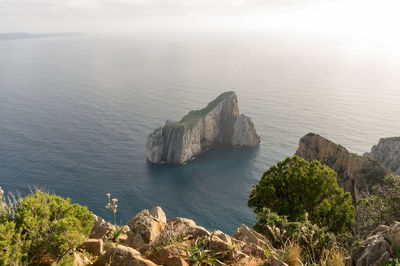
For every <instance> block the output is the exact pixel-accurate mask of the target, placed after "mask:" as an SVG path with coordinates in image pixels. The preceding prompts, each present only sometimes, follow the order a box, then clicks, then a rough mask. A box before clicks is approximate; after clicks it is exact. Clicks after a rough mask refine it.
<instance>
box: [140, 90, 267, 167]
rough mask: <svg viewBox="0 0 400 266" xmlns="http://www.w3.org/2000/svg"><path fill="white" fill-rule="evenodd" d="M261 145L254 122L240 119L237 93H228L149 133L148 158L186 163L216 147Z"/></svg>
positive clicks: (241, 117) (248, 119) (246, 118)
mask: <svg viewBox="0 0 400 266" xmlns="http://www.w3.org/2000/svg"><path fill="white" fill-rule="evenodd" d="M258 143H260V137H259V136H258V135H257V133H256V130H255V127H254V124H253V122H252V121H251V119H250V118H249V117H247V116H245V115H243V114H242V115H240V116H239V107H238V100H237V96H236V93H235V92H233V91H229V92H225V93H222V94H221V95H219V96H218V97H217V98H216V99H215V100H213V101H211V102H210V103H209V104H208V105H207V107H205V108H203V109H201V110H196V111H191V112H189V113H188V114H187V115H186V116H184V117H183V118H182V119H181V120H180V121H179V122H170V121H167V122H166V123H165V126H164V127H159V128H157V129H155V130H154V131H153V132H152V133H150V134H149V136H148V138H147V143H146V157H147V159H148V160H149V161H150V162H152V163H162V162H165V163H170V164H184V163H186V162H187V161H189V160H190V159H192V158H193V157H195V156H196V155H198V154H200V153H201V152H202V151H203V150H204V149H207V148H210V147H214V146H217V145H232V146H255V145H257V144H258Z"/></svg>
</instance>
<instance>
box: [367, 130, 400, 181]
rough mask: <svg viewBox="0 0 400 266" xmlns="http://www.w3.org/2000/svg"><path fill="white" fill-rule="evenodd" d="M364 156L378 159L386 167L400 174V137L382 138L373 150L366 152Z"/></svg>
mask: <svg viewBox="0 0 400 266" xmlns="http://www.w3.org/2000/svg"><path fill="white" fill-rule="evenodd" d="M363 156H364V157H366V158H372V159H375V160H378V161H379V162H381V163H382V164H383V165H384V166H385V167H386V168H388V169H390V170H391V171H393V172H395V173H396V174H400V137H393V138H382V139H380V140H379V143H378V144H377V145H374V146H373V147H372V149H371V152H369V153H364V155H363Z"/></svg>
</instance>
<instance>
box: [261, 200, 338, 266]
mask: <svg viewBox="0 0 400 266" xmlns="http://www.w3.org/2000/svg"><path fill="white" fill-rule="evenodd" d="M257 220H258V222H257V223H256V224H255V226H254V229H255V230H256V231H258V232H260V233H262V234H263V235H265V236H267V238H268V239H269V240H270V241H271V243H272V244H273V246H274V247H277V248H280V249H286V248H287V247H288V243H289V246H290V245H291V244H292V243H296V244H297V245H299V246H300V247H301V251H302V252H301V254H302V255H301V256H302V260H303V261H305V262H307V263H309V264H311V263H317V262H319V261H320V260H321V259H322V258H323V257H324V256H325V251H326V250H335V249H337V243H336V237H335V235H334V234H333V233H330V232H327V231H326V230H325V229H324V228H320V227H318V226H317V225H315V224H312V223H311V222H310V221H308V220H307V219H306V220H305V221H303V222H290V221H288V219H287V217H286V216H279V215H278V214H277V213H274V212H271V211H270V210H269V209H267V208H264V209H263V210H262V211H261V212H259V213H258V214H257Z"/></svg>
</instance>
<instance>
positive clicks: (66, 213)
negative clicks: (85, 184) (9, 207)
mask: <svg viewBox="0 0 400 266" xmlns="http://www.w3.org/2000/svg"><path fill="white" fill-rule="evenodd" d="M93 223H94V217H93V215H92V213H91V212H90V211H88V210H87V208H86V207H83V206H81V205H79V204H71V202H70V199H69V198H67V199H63V198H61V197H59V196H56V195H50V194H47V193H45V192H42V191H40V190H36V191H35V192H34V193H33V194H31V195H29V196H27V197H25V198H21V199H19V200H18V201H17V202H16V203H15V206H14V208H13V214H12V215H9V216H8V218H7V219H5V218H4V215H3V218H2V219H1V224H0V235H1V238H0V239H1V240H2V241H1V242H0V245H1V247H2V248H3V249H4V250H6V252H5V253H3V254H1V255H0V261H4V262H6V261H11V260H13V261H14V262H15V264H31V263H33V264H39V263H51V262H58V261H60V260H61V258H63V257H64V256H65V255H67V254H68V253H69V252H71V251H73V250H74V249H75V248H76V247H77V246H78V245H80V244H81V243H82V242H83V241H84V239H85V237H86V236H88V235H89V233H90V230H91V228H92V227H93ZM3 239H4V241H3ZM13 250H14V251H13ZM5 264H7V263H5ZM9 264H10V263H9Z"/></svg>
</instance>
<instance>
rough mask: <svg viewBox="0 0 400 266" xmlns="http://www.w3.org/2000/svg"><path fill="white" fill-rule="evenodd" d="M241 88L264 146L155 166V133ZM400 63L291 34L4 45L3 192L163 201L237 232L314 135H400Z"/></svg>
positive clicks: (358, 139)
mask: <svg viewBox="0 0 400 266" xmlns="http://www.w3.org/2000/svg"><path fill="white" fill-rule="evenodd" d="M227 90H235V91H236V92H237V95H238V98H239V107H240V111H241V112H243V113H245V114H247V115H249V116H250V117H252V119H253V121H254V122H255V124H256V128H257V131H258V133H259V134H260V135H261V139H262V144H261V145H260V146H259V147H258V148H255V149H227V148H225V149H221V148H217V149H214V150H210V151H207V152H205V153H204V154H202V155H201V156H200V157H199V158H197V159H196V160H194V161H192V162H191V163H189V164H187V165H185V166H180V167H176V166H166V165H161V166H155V165H151V164H149V163H148V162H147V161H146V158H145V143H146V137H147V135H148V133H149V132H150V131H151V130H152V129H153V128H155V127H158V126H160V125H163V124H164V121H165V120H167V119H171V120H179V119H180V118H181V117H182V116H183V115H184V114H186V113H187V112H188V111H190V110H192V109H198V108H202V107H204V106H205V105H206V104H207V103H208V102H209V101H210V100H212V99H214V98H215V97H216V96H217V95H218V94H220V93H221V92H224V91H227ZM399 103H400V59H399V57H396V56H393V55H392V54H391V53H390V52H388V51H375V50H373V49H371V50H369V49H362V50H359V49H356V48H355V47H354V45H351V44H347V43H346V42H339V41H333V40H330V39H328V38H319V37H316V36H314V37H312V36H307V37H305V36H299V35H289V34H278V33H271V34H264V35H260V34H259V35H252V34H235V35H233V34H191V35H184V34H182V35H178V34H175V35H166V34H164V35H151V34H148V35H131V36H119V35H114V36H111V35H110V36H100V35H77V36H69V37H60V38H42V39H23V40H7V41H0V186H2V187H3V189H4V190H6V191H11V192H16V191H18V192H20V193H21V194H22V195H25V194H26V193H28V192H29V187H33V186H38V187H44V188H46V189H47V190H48V191H51V192H54V193H56V194H59V195H61V196H64V197H70V198H71V200H72V201H73V202H78V203H80V204H84V205H86V206H88V207H89V208H90V209H91V210H93V212H94V213H96V214H98V215H100V216H103V217H105V218H106V219H108V220H111V217H110V215H109V214H108V213H107V210H106V209H105V205H106V196H105V194H106V193H108V192H109V193H111V194H112V197H116V198H118V199H119V211H118V214H117V220H118V221H120V223H125V222H127V221H128V220H129V219H130V218H131V217H132V216H133V215H134V214H136V213H137V212H138V211H140V210H142V209H144V208H152V207H153V206H156V205H159V206H161V207H162V208H163V209H164V210H165V212H166V214H167V217H169V218H172V217H175V216H181V217H187V218H191V219H194V220H195V221H196V222H197V223H198V224H200V225H203V226H205V227H207V228H209V229H221V230H223V231H226V232H228V233H232V232H233V231H234V230H235V229H236V228H237V227H238V226H239V225H240V224H241V223H245V224H247V225H249V226H252V225H253V224H254V222H255V217H254V215H253V213H252V210H251V209H249V208H248V207H247V199H248V195H249V193H250V191H251V188H252V185H253V184H256V183H257V182H258V180H259V179H260V177H261V175H262V174H263V172H264V171H266V170H267V169H268V167H270V166H271V165H273V164H275V163H276V162H278V161H280V160H282V159H284V158H286V157H287V156H291V155H293V154H294V152H295V151H296V148H297V144H298V141H299V138H300V137H302V136H303V135H305V134H306V133H308V132H310V131H312V132H316V133H319V134H321V135H323V136H326V137H328V138H329V139H331V140H333V141H335V142H337V143H341V144H342V145H344V146H346V147H347V148H348V149H349V150H351V151H353V152H356V153H359V154H361V153H363V152H364V151H368V150H369V149H370V148H371V146H372V145H373V144H375V143H377V141H378V139H379V138H380V137H388V136H399V135H400V105H399Z"/></svg>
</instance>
